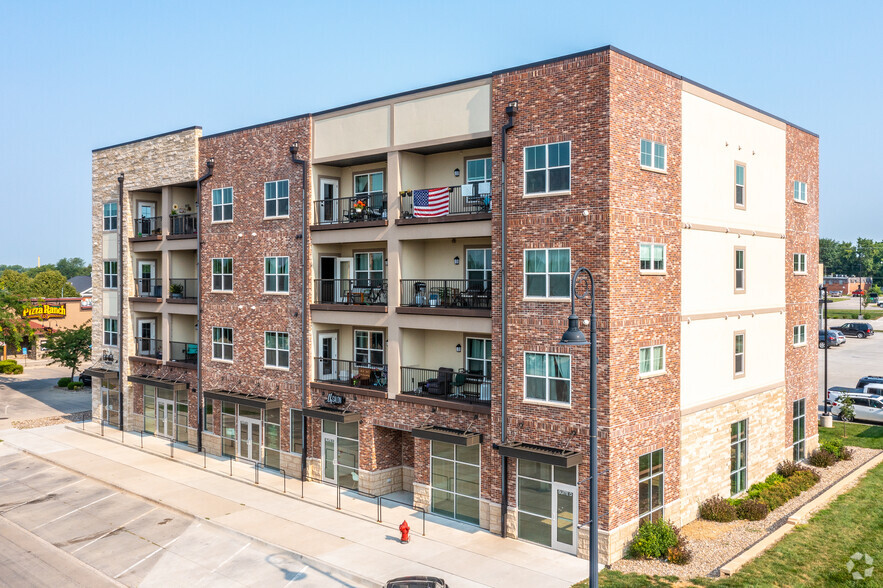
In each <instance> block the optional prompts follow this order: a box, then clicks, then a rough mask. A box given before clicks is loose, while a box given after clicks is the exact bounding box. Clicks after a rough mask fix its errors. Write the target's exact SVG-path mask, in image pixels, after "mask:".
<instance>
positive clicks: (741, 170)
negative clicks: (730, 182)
mask: <svg viewBox="0 0 883 588" xmlns="http://www.w3.org/2000/svg"><path fill="white" fill-rule="evenodd" d="M736 208H742V209H744V208H745V164H744V163H738V162H737V163H736Z"/></svg>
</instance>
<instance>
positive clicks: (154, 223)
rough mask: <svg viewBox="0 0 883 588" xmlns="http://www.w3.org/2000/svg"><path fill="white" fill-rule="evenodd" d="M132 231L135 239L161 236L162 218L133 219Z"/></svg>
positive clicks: (145, 217)
mask: <svg viewBox="0 0 883 588" xmlns="http://www.w3.org/2000/svg"><path fill="white" fill-rule="evenodd" d="M134 224H135V226H134V228H133V231H134V232H135V236H136V237H150V236H152V235H161V234H162V217H161V216H152V217H147V216H144V217H141V218H136V219H135V223H134Z"/></svg>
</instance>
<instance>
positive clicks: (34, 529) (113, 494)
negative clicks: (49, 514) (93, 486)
mask: <svg viewBox="0 0 883 588" xmlns="http://www.w3.org/2000/svg"><path fill="white" fill-rule="evenodd" d="M116 495H117V493H116V492H112V493H110V494H108V495H107V496H105V497H104V498H99V499H98V500H94V501H92V502H90V503H89V504H87V505H85V506H81V507H80V508H75V509H74V510H72V511H70V512H67V513H65V514H63V515H61V516H58V517H55V518H54V519H52V520H51V521H46V522H45V523H43V524H42V525H37V526H36V527H34V528H33V529H32V531H36V530H37V529H39V528H40V527H45V526H46V525H49V524H51V523H54V522H55V521H57V520H59V519H63V518H64V517H66V516H68V515H72V514H74V513H75V512H79V511H81V510H83V509H84V508H88V507H90V506H92V505H93V504H98V503H99V502H101V501H102V500H107V499H108V498H110V497H111V496H116Z"/></svg>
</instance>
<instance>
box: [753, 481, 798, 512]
mask: <svg viewBox="0 0 883 588" xmlns="http://www.w3.org/2000/svg"><path fill="white" fill-rule="evenodd" d="M799 493H800V492H799V491H796V490H795V488H794V486H793V485H792V484H791V483H790V481H789V482H782V483H780V484H774V485H772V486H770V487H768V488H766V489H764V490H762V491H761V492H760V493H759V494H758V496H757V500H758V501H759V502H762V503H764V504H766V505H767V507H769V509H770V510H771V511H772V510H776V509H777V508H779V507H780V506H782V505H783V504H785V503H786V502H788V501H789V500H791V499H792V498H794V497H795V496H797V495H798V494H799Z"/></svg>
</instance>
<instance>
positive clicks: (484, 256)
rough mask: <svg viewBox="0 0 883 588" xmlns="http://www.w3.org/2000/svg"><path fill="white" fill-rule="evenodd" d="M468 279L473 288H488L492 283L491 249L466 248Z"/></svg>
mask: <svg viewBox="0 0 883 588" xmlns="http://www.w3.org/2000/svg"><path fill="white" fill-rule="evenodd" d="M466 279H467V280H468V281H469V284H468V286H467V287H468V288H470V289H472V290H476V289H481V290H484V289H486V288H488V287H489V286H490V284H491V250H490V249H467V250H466Z"/></svg>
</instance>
